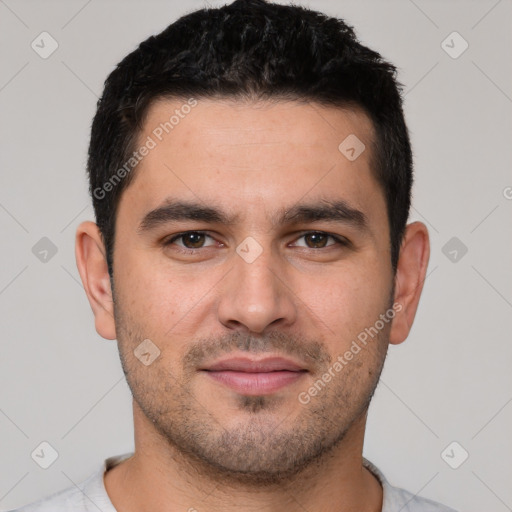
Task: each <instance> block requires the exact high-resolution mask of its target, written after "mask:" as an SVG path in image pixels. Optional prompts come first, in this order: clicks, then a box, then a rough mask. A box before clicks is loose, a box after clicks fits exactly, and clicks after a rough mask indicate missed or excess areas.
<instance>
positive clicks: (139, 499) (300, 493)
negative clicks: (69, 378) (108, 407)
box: [104, 405, 382, 512]
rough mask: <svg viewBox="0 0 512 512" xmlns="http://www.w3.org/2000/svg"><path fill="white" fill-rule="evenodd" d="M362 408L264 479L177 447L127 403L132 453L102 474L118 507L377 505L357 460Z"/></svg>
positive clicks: (377, 494) (373, 509) (333, 509)
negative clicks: (295, 461) (325, 446)
mask: <svg viewBox="0 0 512 512" xmlns="http://www.w3.org/2000/svg"><path fill="white" fill-rule="evenodd" d="M365 425H366V415H363V416H362V417H361V418H359V420H358V421H356V422H355V423H354V424H353V425H352V427H351V428H350V430H349V431H348V432H347V434H346V436H345V437H344V439H343V440H342V441H341V442H340V444H339V445H338V446H336V447H335V448H334V449H332V450H331V451H330V452H329V453H327V454H324V456H323V457H322V458H321V459H319V460H317V461H315V462H314V463H312V464H311V465H310V466H309V467H307V468H306V469H304V470H303V471H302V472H301V473H300V474H298V475H294V476H293V477H290V478H287V479H283V481H282V482H280V483H271V484H268V485H264V484H262V483H261V482H259V483H257V484H254V483H251V482H250V481H249V480H247V479H246V480H242V479H239V478H238V479H237V478H236V477H232V478H231V477H229V476H226V475H221V474H220V473H218V472H216V471H215V469H214V468H211V467H209V466H205V465H204V463H203V462H201V461H198V460H193V459H192V458H191V457H189V456H188V455H184V454H182V453H180V452H179V451H178V450H177V449H176V448H175V447H173V446H170V445H169V443H168V442H167V441H166V440H165V439H164V438H163V437H162V436H161V435H160V434H159V433H158V432H156V431H155V430H154V428H153V426H152V424H151V422H149V420H147V418H146V417H145V416H144V415H143V413H142V412H141V411H140V409H138V408H137V407H136V405H134V426H135V453H134V455H133V456H132V457H130V458H129V459H128V460H126V461H124V462H122V463H120V464H119V465H117V466H116V467H114V468H112V469H111V470H110V471H108V472H107V473H106V474H105V477H104V482H105V487H106V490H107V493H108V495H109V497H110V500H111V501H112V503H113V505H114V507H115V508H116V510H118V511H119V512H132V511H134V512H135V511H137V512H146V511H147V512H149V511H151V512H173V511H175V510H184V511H189V512H194V511H196V512H197V511H208V512H217V511H219V512H220V511H222V512H231V511H233V512H234V511H236V512H245V511H247V512H249V511H253V510H254V511H255V510H258V511H261V512H277V511H281V510H283V509H284V510H288V511H290V512H303V511H304V510H308V511H311V512H313V511H322V512H348V511H349V510H358V511H360V512H380V511H381V509H382V487H381V485H380V483H379V482H378V481H377V479H376V478H375V476H373V475H372V474H371V473H370V472H369V471H368V470H367V469H366V468H364V467H363V464H362V448H363V440H364V428H365Z"/></svg>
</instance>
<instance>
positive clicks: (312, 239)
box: [298, 231, 348, 249]
mask: <svg viewBox="0 0 512 512" xmlns="http://www.w3.org/2000/svg"><path fill="white" fill-rule="evenodd" d="M301 238H303V239H304V241H305V245H298V247H306V248H308V249H323V248H324V247H330V246H331V245H336V244H341V245H348V242H347V241H346V240H344V239H343V238H340V237H337V236H335V235H331V234H329V233H324V232H323V231H310V232H308V233H304V234H303V235H302V236H301V237H300V238H298V240H300V239H301ZM329 239H331V240H333V241H334V242H333V243H327V242H328V240H329Z"/></svg>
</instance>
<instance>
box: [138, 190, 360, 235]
mask: <svg viewBox="0 0 512 512" xmlns="http://www.w3.org/2000/svg"><path fill="white" fill-rule="evenodd" d="M239 219H240V216H239V215H229V214H227V213H225V212H223V211H222V210H220V209H219V208H216V207H213V206H207V205H204V204H201V203H196V202H192V201H184V200H174V199H172V198H168V199H167V200H166V201H165V202H164V204H163V205H162V206H159V207H157V208H155V209H154V210H151V211H150V212H148V213H147V214H146V215H145V216H144V218H143V219H142V221H141V223H140V224H139V227H138V228H137V232H139V233H143V232H146V231H150V230H152V229H154V228H156V227H157V226H160V225H162V224H166V223H168V222H173V221H174V222H175V221H187V220H192V221H199V222H204V223H208V224H224V225H233V224H235V223H236V222H237V221H238V220H239ZM321 220H324V221H328V222H336V223H340V224H345V225H349V226H350V225H351V226H353V227H355V228H357V229H358V230H360V231H362V232H368V233H369V232H370V227H369V222H368V218H367V216H366V215H365V214H364V213H363V212H362V211H361V210H358V209H356V208H354V207H352V206H350V205H349V204H348V203H347V201H345V200H342V199H339V200H334V201H328V200H325V199H323V200H320V201H318V202H312V203H302V204H297V205H294V206H293V207H292V208H290V209H284V208H283V209H281V210H280V211H278V212H277V214H276V215H274V216H273V217H272V219H271V222H272V224H273V225H274V226H276V225H291V224H301V223H304V224H306V223H310V222H316V221H321Z"/></svg>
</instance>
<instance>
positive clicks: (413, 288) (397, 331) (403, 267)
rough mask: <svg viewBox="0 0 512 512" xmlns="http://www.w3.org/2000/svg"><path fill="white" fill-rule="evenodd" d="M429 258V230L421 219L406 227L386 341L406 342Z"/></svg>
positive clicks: (394, 342)
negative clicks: (393, 313) (390, 323)
mask: <svg viewBox="0 0 512 512" xmlns="http://www.w3.org/2000/svg"><path fill="white" fill-rule="evenodd" d="M429 257H430V242H429V237H428V230H427V227H426V226H425V224H423V223H422V222H413V223H411V224H409V225H408V226H407V227H406V230H405V235H404V239H403V242H402V246H401V249H400V257H399V259H398V266H397V271H396V276H395V297H394V304H395V305H396V306H395V308H394V309H395V312H396V314H395V317H394V318H393V323H392V325H391V331H390V335H389V342H390V343H392V344H394V345H397V344H399V343H402V342H403V341H405V339H406V338H407V336H408V335H409V331H410V330H411V327H412V323H413V321H414V317H415V315H416V310H417V309H418V303H419V300H420V296H421V291H422V290H423V283H424V281H425V276H426V273H427V266H428V260H429Z"/></svg>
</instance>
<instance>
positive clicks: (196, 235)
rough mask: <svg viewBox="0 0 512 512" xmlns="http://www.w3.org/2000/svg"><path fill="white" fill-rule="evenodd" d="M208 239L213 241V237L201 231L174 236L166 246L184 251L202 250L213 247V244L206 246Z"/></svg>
mask: <svg viewBox="0 0 512 512" xmlns="http://www.w3.org/2000/svg"><path fill="white" fill-rule="evenodd" d="M207 238H210V239H212V237H211V236H209V235H207V234H206V233H203V232H201V231H187V232H185V233H180V234H179V235H175V236H173V237H172V238H170V239H169V240H168V241H167V242H165V245H176V246H177V247H178V248H180V247H181V248H182V249H202V248H204V247H209V246H211V245H213V244H212V243H210V244H208V245H207V244H206V239H207ZM212 241H213V239H212Z"/></svg>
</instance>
